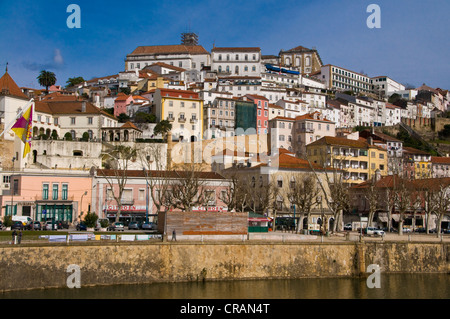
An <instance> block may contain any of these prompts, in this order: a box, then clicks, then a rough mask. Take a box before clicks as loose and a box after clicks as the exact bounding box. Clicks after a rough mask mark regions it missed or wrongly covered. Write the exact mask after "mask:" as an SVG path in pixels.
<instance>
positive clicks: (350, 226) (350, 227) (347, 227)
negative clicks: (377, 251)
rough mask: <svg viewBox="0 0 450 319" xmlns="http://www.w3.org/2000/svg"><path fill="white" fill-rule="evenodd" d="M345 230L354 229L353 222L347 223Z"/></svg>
mask: <svg viewBox="0 0 450 319" xmlns="http://www.w3.org/2000/svg"><path fill="white" fill-rule="evenodd" d="M344 230H352V224H345V226H344Z"/></svg>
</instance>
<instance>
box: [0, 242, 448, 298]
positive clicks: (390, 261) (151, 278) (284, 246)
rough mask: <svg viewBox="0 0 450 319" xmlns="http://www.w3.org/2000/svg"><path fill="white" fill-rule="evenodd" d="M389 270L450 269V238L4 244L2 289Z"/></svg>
mask: <svg viewBox="0 0 450 319" xmlns="http://www.w3.org/2000/svg"><path fill="white" fill-rule="evenodd" d="M370 264H377V265H379V266H380V269H381V273H383V272H384V273H405V272H421V273H449V270H450V268H449V264H450V244H449V243H443V242H441V243H416V242H414V243H413V242H376V243H369V242H366V243H354V242H353V243H350V242H349V243H273V242H258V243H248V242H242V243H236V242H229V243H228V242H221V243H208V242H204V243H189V242H177V243H171V242H158V243H145V244H144V243H108V244H72V243H71V244H63V243H58V244H39V245H37V244H34V245H33V244H26V245H23V244H22V245H20V246H19V245H16V246H13V245H11V246H4V247H1V248H0V271H1V276H0V290H1V291H9V290H21V289H36V288H64V287H67V280H68V277H69V276H71V274H72V271H70V272H69V271H68V267H69V265H77V266H78V267H79V270H80V272H79V273H80V283H81V286H82V287H83V286H96V285H115V284H138V283H152V282H179V281H203V280H242V279H295V278H303V277H352V276H367V275H368V274H367V273H366V269H367V266H368V265H370Z"/></svg>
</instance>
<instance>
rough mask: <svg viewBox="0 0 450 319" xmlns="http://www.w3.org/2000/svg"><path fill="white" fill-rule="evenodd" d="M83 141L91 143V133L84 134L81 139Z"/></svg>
mask: <svg viewBox="0 0 450 319" xmlns="http://www.w3.org/2000/svg"><path fill="white" fill-rule="evenodd" d="M81 140H82V141H83V142H87V141H89V133H88V132H84V133H83V136H82V137H81Z"/></svg>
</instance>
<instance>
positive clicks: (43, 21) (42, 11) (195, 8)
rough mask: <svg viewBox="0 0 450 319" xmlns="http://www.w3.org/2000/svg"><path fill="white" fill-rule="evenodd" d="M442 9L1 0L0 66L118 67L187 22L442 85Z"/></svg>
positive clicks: (28, 82) (237, 41) (449, 85)
mask: <svg viewBox="0 0 450 319" xmlns="http://www.w3.org/2000/svg"><path fill="white" fill-rule="evenodd" d="M72 3H74V4H77V5H79V6H80V8H81V28H80V29H69V28H68V27H67V24H66V20H67V18H68V17H69V15H70V13H67V12H66V10H67V7H68V5H70V4H72ZM371 3H374V4H378V5H379V6H380V8H381V28H380V29H370V28H368V27H367V25H366V20H367V18H368V17H369V15H370V13H367V12H366V9H367V6H368V5H369V4H371ZM448 12H450V1H448V0H431V1H416V0H391V1H385V0H382V1H378V0H370V1H365V0H341V1H335V0H322V1H308V0H291V1H280V0H279V1H275V0H248V1H235V0H228V1H217V0H209V1H208V0H199V1H191V0H186V1H166V0H160V1H152V0H147V1H139V0H136V1H132V2H127V1H116V0H109V1H98V0H90V1H84V0H69V1H67V0H53V1H49V0H42V1H36V0H18V1H6V0H0V73H1V74H3V72H4V69H5V66H6V62H8V63H9V73H10V74H11V75H12V77H13V78H14V79H15V81H16V82H17V84H18V85H19V86H26V87H34V88H38V87H39V85H38V84H37V81H36V77H37V76H38V74H39V71H40V70H42V69H46V70H50V71H53V72H55V74H56V77H57V79H58V81H57V84H59V85H65V84H66V81H67V79H68V78H69V77H77V76H82V77H84V78H85V79H91V78H93V77H100V76H106V75H112V74H117V73H118V72H120V71H123V69H124V58H125V56H126V55H127V54H128V53H131V52H132V51H133V50H134V49H135V48H136V47H137V46H140V45H163V44H179V43H180V36H181V33H182V32H186V31H189V30H191V31H193V32H196V33H197V34H198V35H199V42H200V44H201V45H203V47H204V48H205V49H207V50H208V51H210V50H211V48H212V47H213V44H215V45H216V46H257V47H260V48H261V51H262V54H265V55H268V54H275V55H276V54H278V52H279V51H280V50H281V49H284V50H288V49H291V48H293V47H296V46H299V45H302V46H304V47H308V48H311V47H315V48H316V49H317V50H318V52H319V54H320V56H321V58H322V61H323V63H324V64H334V65H338V66H341V67H344V68H347V69H350V70H353V71H356V72H361V71H363V72H364V73H366V74H368V75H369V76H379V75H387V76H390V77H391V78H393V79H394V80H397V81H399V82H401V83H409V84H412V85H414V86H420V85H422V83H426V84H427V85H429V86H432V87H441V88H444V89H450V76H449V74H450V63H449V61H448V57H449V56H450V42H449V41H448V32H449V31H450V23H449V18H448Z"/></svg>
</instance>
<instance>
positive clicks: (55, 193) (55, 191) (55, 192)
mask: <svg viewBox="0 0 450 319" xmlns="http://www.w3.org/2000/svg"><path fill="white" fill-rule="evenodd" d="M58 192H59V185H58V184H53V190H52V199H53V200H57V199H58Z"/></svg>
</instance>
